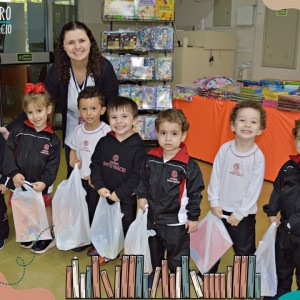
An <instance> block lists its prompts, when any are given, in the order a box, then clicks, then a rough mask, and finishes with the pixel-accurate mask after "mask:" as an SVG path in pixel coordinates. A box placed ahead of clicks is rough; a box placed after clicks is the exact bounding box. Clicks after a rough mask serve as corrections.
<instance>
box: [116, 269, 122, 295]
mask: <svg viewBox="0 0 300 300" xmlns="http://www.w3.org/2000/svg"><path fill="white" fill-rule="evenodd" d="M120 295H121V267H120V266H116V267H115V298H116V299H119V298H120Z"/></svg>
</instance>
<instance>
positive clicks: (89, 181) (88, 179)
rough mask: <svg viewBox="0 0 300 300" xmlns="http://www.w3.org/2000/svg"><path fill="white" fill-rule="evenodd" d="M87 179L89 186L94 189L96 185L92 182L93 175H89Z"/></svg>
mask: <svg viewBox="0 0 300 300" xmlns="http://www.w3.org/2000/svg"><path fill="white" fill-rule="evenodd" d="M87 181H88V184H89V186H91V187H92V188H93V189H95V187H94V185H93V184H92V180H91V176H87Z"/></svg>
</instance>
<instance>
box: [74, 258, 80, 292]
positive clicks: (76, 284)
mask: <svg viewBox="0 0 300 300" xmlns="http://www.w3.org/2000/svg"><path fill="white" fill-rule="evenodd" d="M72 279H73V298H80V294H79V262H78V259H77V258H74V259H72Z"/></svg>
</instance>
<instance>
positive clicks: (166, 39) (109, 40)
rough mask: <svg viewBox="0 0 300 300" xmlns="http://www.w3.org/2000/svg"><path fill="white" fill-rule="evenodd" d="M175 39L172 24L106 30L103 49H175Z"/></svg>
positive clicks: (103, 36) (103, 37) (103, 34)
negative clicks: (135, 28) (136, 28)
mask: <svg viewBox="0 0 300 300" xmlns="http://www.w3.org/2000/svg"><path fill="white" fill-rule="evenodd" d="M173 39H174V30H173V27H170V26H155V27H144V28H141V29H139V30H132V29H129V30H118V31H104V32H103V33H102V50H105V51H107V50H135V51H173V47H174V44H173Z"/></svg>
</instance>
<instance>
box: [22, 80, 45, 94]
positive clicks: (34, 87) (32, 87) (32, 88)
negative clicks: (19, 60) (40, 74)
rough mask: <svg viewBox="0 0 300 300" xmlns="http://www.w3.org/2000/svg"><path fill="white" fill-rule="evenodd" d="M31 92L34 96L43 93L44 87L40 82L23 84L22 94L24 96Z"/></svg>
mask: <svg viewBox="0 0 300 300" xmlns="http://www.w3.org/2000/svg"><path fill="white" fill-rule="evenodd" d="M31 92H33V93H35V94H39V93H42V92H45V86H44V85H43V84H42V83H41V82H39V83H38V84H34V83H29V82H28V83H26V84H25V88H24V93H25V95H27V94H29V93H31Z"/></svg>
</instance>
